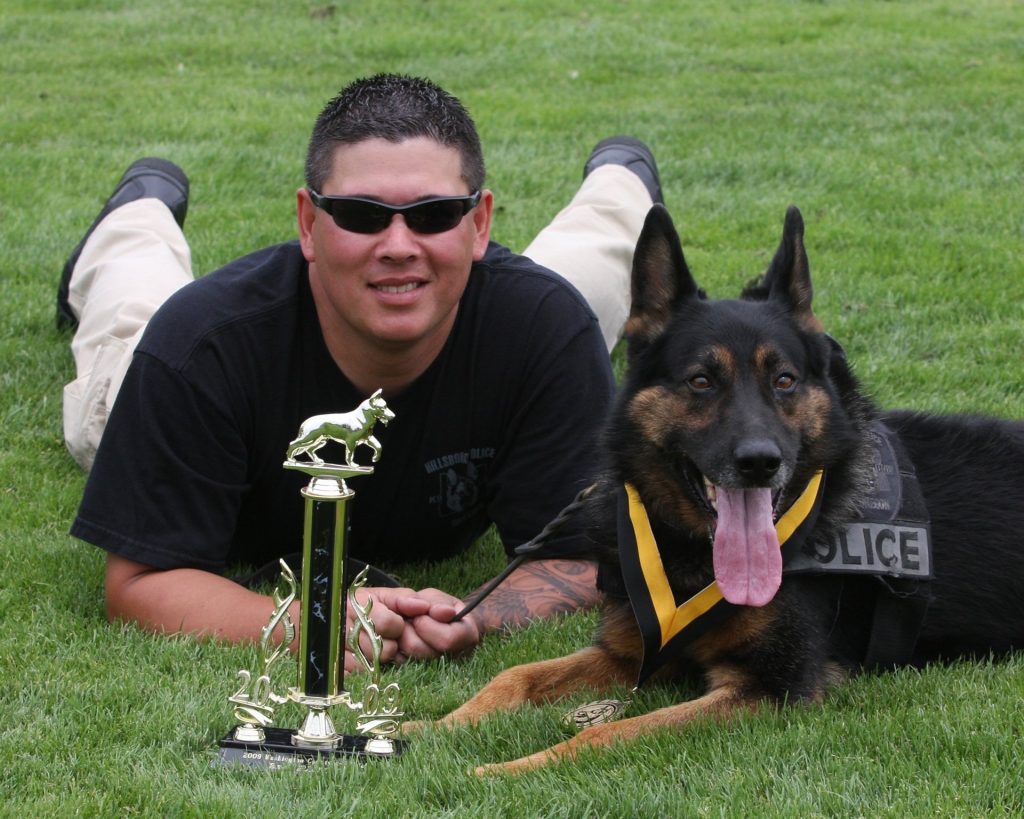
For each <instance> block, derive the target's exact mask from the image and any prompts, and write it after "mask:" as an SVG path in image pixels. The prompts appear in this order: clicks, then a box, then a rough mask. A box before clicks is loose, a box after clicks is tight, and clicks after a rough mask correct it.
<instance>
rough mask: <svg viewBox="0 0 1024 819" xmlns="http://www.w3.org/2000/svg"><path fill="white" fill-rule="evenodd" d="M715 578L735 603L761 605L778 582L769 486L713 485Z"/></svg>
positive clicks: (724, 594) (779, 566) (779, 560)
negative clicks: (715, 499) (715, 511)
mask: <svg viewBox="0 0 1024 819" xmlns="http://www.w3.org/2000/svg"><path fill="white" fill-rule="evenodd" d="M715 492H716V498H717V503H718V525H717V527H716V528H715V548H714V564H715V581H716V582H717V583H718V588H719V589H720V590H721V592H722V597H724V598H725V599H726V600H728V601H729V602H730V603H734V604H736V605H738V606H763V605H765V604H766V603H768V602H770V601H771V599H772V598H773V597H774V596H775V592H777V591H778V590H779V584H780V583H781V582H782V552H781V551H780V549H779V537H778V535H777V534H776V533H775V526H774V524H773V522H772V493H771V490H770V489H723V488H722V487H720V486H717V487H715Z"/></svg>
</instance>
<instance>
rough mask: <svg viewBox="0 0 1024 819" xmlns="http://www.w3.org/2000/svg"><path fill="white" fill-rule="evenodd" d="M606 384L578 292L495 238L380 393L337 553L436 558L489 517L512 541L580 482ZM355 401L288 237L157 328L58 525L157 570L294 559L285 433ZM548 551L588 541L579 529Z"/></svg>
mask: <svg viewBox="0 0 1024 819" xmlns="http://www.w3.org/2000/svg"><path fill="white" fill-rule="evenodd" d="M612 391H613V380H612V375H611V371H610V366H609V362H608V356H607V353H606V352H605V347H604V343H603V341H602V338H601V333H600V331H599V329H598V325H597V321H596V319H595V318H594V316H593V314H592V313H591V311H590V310H589V308H588V307H587V306H586V304H585V302H584V301H583V299H582V297H581V296H580V295H579V293H578V292H577V291H576V290H575V289H573V288H572V287H571V286H570V285H569V284H568V283H566V282H565V281H564V280H563V279H561V278H560V277H558V276H556V275H554V274H552V273H551V272H550V271H547V270H545V269H544V268H542V267H540V266H538V265H536V264H534V263H533V262H531V261H530V260H528V259H526V258H524V257H522V256H517V255H515V254H513V253H511V252H510V251H508V250H507V249H505V248H503V247H501V246H499V245H496V244H494V243H492V244H491V246H490V247H489V248H488V251H487V254H486V256H485V258H484V259H483V261H481V262H479V263H477V264H475V265H474V266H473V270H472V273H471V274H470V277H469V284H468V286H467V289H466V292H465V294H464V296H463V299H462V301H461V303H460V306H459V311H458V315H457V318H456V322H455V325H454V328H453V330H452V333H451V336H450V337H449V339H448V341H447V343H446V345H445V347H444V348H443V350H442V352H441V353H440V355H439V356H438V358H437V359H436V360H435V361H434V362H433V364H431V366H430V367H429V368H428V369H427V371H426V372H424V373H423V375H421V376H420V377H419V378H418V379H417V380H416V381H415V382H414V383H413V384H411V385H410V386H409V387H407V388H406V389H405V390H404V391H402V392H401V393H400V394H398V395H396V396H391V397H389V398H388V406H389V407H390V409H391V410H392V411H393V412H394V413H395V416H396V417H395V420H393V421H391V423H390V424H389V425H387V426H384V425H383V424H378V425H377V426H376V428H375V431H374V435H375V436H376V437H377V439H378V440H379V441H380V442H381V444H382V446H383V455H382V457H381V460H380V461H379V462H378V463H377V464H375V472H374V474H373V475H370V476H367V477H359V478H354V479H351V480H350V481H349V482H348V483H349V487H350V488H351V489H353V490H354V491H355V492H356V497H355V499H354V501H352V502H351V503H350V504H349V510H350V512H349V514H350V523H351V527H352V534H351V539H350V554H351V555H352V556H353V557H357V558H361V559H363V560H367V561H370V562H374V563H383V564H393V563H396V562H404V561H408V560H419V559H439V558H443V557H447V556H449V555H452V554H455V553H457V552H459V551H460V550H462V549H464V548H466V547H467V546H468V545H469V544H470V543H472V542H473V540H475V539H476V538H477V537H478V536H479V535H480V534H482V533H483V532H484V531H485V530H486V529H487V528H488V526H489V525H490V524H491V523H494V524H496V525H497V528H498V532H499V534H500V536H501V538H502V541H503V543H504V544H505V547H506V550H508V551H509V552H511V550H512V549H513V548H514V547H515V546H517V545H519V544H520V543H523V542H525V541H527V540H529V539H530V538H532V537H533V536H534V535H536V534H537V533H538V532H539V531H540V530H541V528H543V526H544V525H545V524H546V523H547V522H548V521H549V520H550V519H551V518H553V517H554V516H555V515H556V514H557V513H558V511H559V510H560V509H561V508H562V507H563V506H564V505H565V504H567V503H568V502H569V501H570V500H571V499H572V497H573V496H574V495H575V493H576V492H577V491H579V489H581V488H582V487H583V486H585V485H586V483H587V481H588V479H589V478H590V476H591V473H592V470H593V468H594V466H595V443H596V437H597V435H596V430H597V429H598V428H599V427H600V424H601V420H602V419H603V417H604V415H605V411H606V409H607V406H608V404H609V402H610V399H611V395H612ZM365 397H366V396H364V395H361V394H359V393H358V392H357V391H356V389H355V388H354V387H353V386H352V384H351V383H350V382H349V381H348V380H347V379H346V378H345V376H344V375H343V374H342V373H341V372H340V371H339V370H338V368H337V366H336V365H335V364H334V362H333V360H332V359H331V356H330V354H329V353H328V350H327V348H326V346H325V344H324V340H323V336H322V335H321V332H320V327H319V324H318V322H317V318H316V312H315V308H314V305H313V299H312V294H311V292H310V289H309V281H308V270H307V265H306V262H305V260H304V258H303V256H302V253H301V251H300V249H299V246H298V243H297V242H290V243H287V244H283V245H278V246H275V247H271V248H267V249H265V250H262V251H259V252H257V253H254V254H252V255H250V256H247V257H245V258H243V259H239V260H237V261H236V262H234V263H232V264H230V265H228V266H227V267H224V268H222V269H221V270H218V271H216V272H214V273H211V274H210V275H208V276H205V277H203V278H201V279H199V280H197V281H196V282H194V283H192V284H190V285H188V286H187V287H185V288H183V289H182V290H180V291H178V292H177V293H176V294H175V295H174V296H172V297H171V299H169V300H168V302H167V303H166V304H165V305H164V306H163V307H162V308H161V309H160V310H159V311H158V312H157V314H156V315H155V316H154V317H153V319H152V320H151V322H150V324H149V327H148V328H147V330H146V332H145V334H144V336H143V338H142V341H141V342H140V344H139V346H138V347H137V349H136V352H135V357H134V359H133V361H132V364H131V366H130V368H129V370H128V373H127V375H126V377H125V379H124V383H123V385H122V387H121V390H120V392H119V394H118V397H117V400H116V401H115V404H114V407H113V409H112V411H111V414H110V418H109V421H108V424H107V427H106V431H105V432H104V435H103V439H102V441H101V444H100V447H99V451H98V452H97V454H96V460H95V464H94V466H93V468H92V472H91V473H90V475H89V480H88V482H87V484H86V488H85V493H84V497H83V499H82V504H81V507H80V508H79V511H78V516H77V518H76V519H75V521H74V523H73V525H72V528H71V533H72V534H73V535H75V536H76V537H79V538H81V539H83V540H86V541H89V542H91V543H94V544H96V545H97V546H100V547H102V548H103V549H106V550H107V551H109V552H112V553H114V554H118V555H120V556H123V557H125V558H128V559H130V560H134V561H137V562H139V563H144V564H146V565H149V566H153V567H156V568H159V569H170V568H180V567H194V568H200V569H205V570H209V571H215V572H221V571H223V570H224V568H225V567H226V566H229V565H232V564H238V563H243V564H249V565H262V564H263V563H266V562H268V561H270V560H273V559H274V558H276V557H278V556H281V555H284V554H288V553H290V552H294V551H297V550H298V549H300V548H301V544H302V516H303V499H302V497H301V495H300V493H299V490H300V488H301V487H302V486H303V485H305V483H306V482H307V481H308V478H307V477H306V476H304V475H302V474H301V473H297V472H294V471H289V470H285V469H283V468H282V463H283V461H284V457H285V450H286V448H287V445H288V443H289V442H290V441H291V440H292V439H293V438H294V437H295V435H296V433H297V431H298V429H299V425H300V423H301V422H302V421H303V420H305V419H306V418H309V417H311V416H313V415H317V414H321V413H327V412H347V411H349V410H352V409H355V407H356V406H357V405H358V404H359V403H360V401H362V400H363V399H364V398H365ZM331 446H334V445H331ZM321 454H323V455H326V456H328V459H329V460H337V458H336V457H331V456H334V455H338V454H340V453H339V452H332V451H331V449H330V448H328V449H325V450H324V451H323V453H321ZM369 454H370V453H369V450H367V449H361V450H360V453H359V455H358V456H357V458H358V459H359V460H360V461H361V462H363V463H366V462H368V460H369V459H368V456H369ZM553 546H554V548H553V549H552V550H549V551H548V552H547V554H551V555H554V554H561V555H566V556H568V555H573V554H579V553H581V552H583V551H585V548H586V547H585V542H584V536H583V535H582V534H581V532H580V529H579V528H578V527H575V526H571V527H570V528H569V529H568V530H566V532H565V534H564V535H562V536H561V537H559V538H557V539H556V540H555V541H553Z"/></svg>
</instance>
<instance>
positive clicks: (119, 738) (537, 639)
mask: <svg viewBox="0 0 1024 819" xmlns="http://www.w3.org/2000/svg"><path fill="white" fill-rule="evenodd" d="M1022 24H1024V5H1022V4H1021V3H1020V2H1019V0H975V2H969V3H968V2H942V1H940V0H923V1H922V2H880V0H866V2H842V1H839V0H837V1H836V2H809V1H808V2H804V1H802V0H789V1H785V0H779V2H763V1H760V2H728V3H721V4H718V3H699V2H692V1H691V0H632V1H631V0H590V2H586V3H582V2H564V3H551V2H544V3H542V2H536V0H523V1H522V2H512V1H511V0H505V2H481V1H479V0H464V1H459V0H405V1H404V2H403V1H402V0H374V2H372V3H370V2H366V3H343V2H339V1H338V0H334V1H333V2H331V1H330V0H311V2H301V3H300V2H293V0H284V2H266V0H256V2H252V1H250V2H240V0H220V2H217V3H213V2H189V1H188V0H184V2H181V3H158V2H155V1H154V0H134V1H133V2H129V0H98V1H97V2H81V0H31V2H30V0H4V5H3V11H2V14H0V69H2V77H3V85H4V90H3V93H2V94H0V167H2V173H0V305H2V306H0V360H2V367H0V379H2V389H0V436H2V444H0V793H2V794H3V799H2V802H0V814H5V815H11V816H19V815H32V816H65V815H85V816H106V815H147V816H149V815H152V816H170V815H194V816H307V815H324V814H327V815H349V814H351V815H359V816H384V815H388V816H453V817H454V816H573V817H575V816H624V817H625V816H657V815H663V816H704V815H710V816H719V815H724V816H908V815H910V816H913V815H920V816H924V815H939V816H965V817H966V816H972V817H973V816H979V815H986V816H1003V815H1005V816H1010V815H1020V814H1021V813H1024V784H1022V763H1021V760H1022V759H1024V707H1022V703H1024V657H1022V656H1016V657H1013V658H1010V659H1008V660H1002V661H998V662H990V661H983V662H978V663H960V664H956V665H953V666H951V667H941V668H940V667H934V668H929V669H926V670H924V671H909V670H908V671H901V672H897V673H893V674H887V675H881V676H866V677H862V678H859V679H857V680H855V681H853V682H852V683H850V684H848V685H846V686H844V687H843V688H841V689H838V690H836V691H834V692H833V693H832V694H830V696H829V697H828V698H827V699H826V701H825V702H824V704H823V705H821V706H813V707H811V706H799V707H795V708H789V709H783V710H779V711H775V710H767V709H766V710H764V711H762V712H761V713H758V714H756V715H747V716H744V717H742V718H739V719H737V720H735V721H732V722H729V723H727V724H702V725H698V726H696V727H694V728H692V729H691V730H688V731H686V732H685V733H678V734H674V733H669V732H665V733H662V734H658V735H655V736H652V737H648V738H644V739H641V740H640V741H638V742H636V743H634V744H632V745H629V746H620V747H615V748H612V749H610V750H607V751H605V752H601V753H588V754H584V755H583V756H581V757H580V758H579V759H578V760H576V761H575V762H573V763H571V764H564V765H561V766H557V767H551V768H549V769H546V770H543V771H539V772H536V773H531V774H528V775H525V776H522V777H518V778H488V779H477V778H475V777H472V776H470V775H469V774H468V773H467V771H468V770H469V769H470V768H472V767H473V766H475V765H477V764H480V763H482V762H487V761H496V760H501V759H507V758H511V757H513V756H519V755H522V754H525V753H531V752H533V751H536V750H539V749H541V748H543V747H546V746H548V745H550V744H552V743H554V742H557V741H559V740H561V739H563V738H565V737H566V736H567V735H568V734H567V731H568V729H567V728H565V727H564V726H563V725H562V723H561V722H560V715H561V713H562V712H563V711H565V710H567V708H568V707H569V706H571V705H573V704H575V703H576V701H575V700H574V701H573V702H572V703H558V704H552V705H550V706H548V707H544V708H540V709H525V710H522V711H518V712H515V713H511V714H507V715H502V716H498V717H495V718H493V719H491V720H488V721H487V722H485V723H484V724H483V725H481V726H480V727H479V728H477V729H473V730H468V729H467V730H460V731H456V732H453V733H445V732H429V733H427V734H425V735H424V736H422V737H421V738H419V739H417V740H416V741H414V742H413V743H412V744H411V745H410V749H409V751H408V753H407V754H406V755H405V756H404V757H403V758H402V759H400V760H397V761H395V762H391V763H385V764H374V765H368V766H365V767H363V766H359V765H354V764H341V765H336V766H333V767H329V768H323V769H317V770H315V771H311V772H307V773H296V772H291V771H284V772H276V773H270V772H264V771H248V770H223V769H217V770H214V769H211V768H210V767H209V762H210V759H211V758H212V755H213V749H214V747H215V745H216V741H217V739H218V738H219V737H220V736H222V735H223V734H224V732H225V731H227V730H228V728H229V727H230V726H231V724H232V718H231V709H230V707H229V705H228V702H227V697H228V695H229V694H231V693H232V691H233V690H234V688H235V673H236V671H237V670H238V669H239V668H243V667H252V666H253V664H254V661H255V650H254V649H253V648H252V647H248V646H235V647H230V646H224V645H217V644H213V643H210V642H201V641H197V640H194V639H190V638H173V639H170V638H165V637H155V636H151V635H148V634H144V633H142V632H140V631H138V630H136V629H135V628H132V627H127V626H122V625H111V624H109V623H108V622H107V620H106V616H105V613H104V607H103V588H102V577H103V556H102V554H101V553H100V552H99V551H98V550H96V549H94V548H93V547H91V546H88V545H86V544H82V543H79V542H76V541H75V540H73V539H72V538H70V537H69V536H68V535H67V530H68V527H69V525H70V522H71V520H72V518H73V516H74V513H75V509H76V506H77V501H78V498H79V497H80V494H81V490H82V486H83V483H84V477H83V475H82V474H81V473H80V472H79V470H78V469H77V467H76V466H75V465H74V463H73V462H72V460H71V458H70V457H69V456H68V455H67V453H66V452H65V450H64V447H63V440H62V431H61V389H62V385H63V384H64V383H65V382H67V381H68V380H70V378H71V377H72V365H71V358H70V355H69V353H68V341H69V337H68V336H67V335H66V334H62V333H59V332H58V331H57V330H56V329H55V328H54V322H53V312H54V295H55V288H56V283H57V278H58V275H59V273H60V270H61V267H62V266H63V264H64V260H65V259H66V257H67V255H68V253H69V252H70V250H71V249H72V247H73V246H74V245H75V243H76V242H77V241H78V240H79V239H80V237H81V235H82V233H83V232H84V230H85V229H86V228H87V227H88V226H89V224H90V223H91V221H92V219H93V217H94V216H95V214H96V212H97V211H98V209H99V207H100V205H101V204H102V202H103V200H104V199H105V197H106V196H107V195H108V194H109V192H110V191H111V189H112V187H113V185H114V183H115V182H116V181H117V179H118V178H119V176H120V174H121V173H122V171H123V170H124V168H125V167H126V166H127V165H128V164H129V163H130V162H131V161H132V160H134V159H136V158H138V157H140V156H144V155H158V156H164V157H167V158H168V159H171V160H173V161H175V162H177V163H178V164H180V165H181V166H182V167H183V168H184V169H185V170H186V171H187V173H188V174H189V177H190V179H191V183H192V198H191V202H190V207H189V214H188V221H187V224H186V228H187V230H186V233H187V236H188V238H189V240H190V242H191V243H192V252H193V263H194V266H195V270H196V273H197V274H203V273H206V272H208V271H210V270H213V269H215V268H216V267H217V266H219V265H220V264H223V263H225V262H227V261H229V260H231V259H233V258H235V257H236V256H238V255H241V254H243V253H246V252H248V251H250V250H253V249H256V248H257V247H260V246H263V245H265V244H268V243H272V242H277V241H283V240H286V239H289V238H292V237H293V236H294V234H295V226H294V191H295V189H296V188H297V187H298V186H299V185H300V184H301V182H302V162H303V155H304V150H305V144H306V140H307V138H308V134H309V130H310V127H311V125H312V122H313V120H314V118H315V117H316V115H317V113H318V112H319V110H320V108H321V107H322V105H323V104H324V102H326V100H327V99H328V98H330V97H331V96H333V94H334V93H335V92H336V91H337V90H338V89H339V88H340V87H341V86H343V85H344V84H346V83H347V82H349V81H350V80H352V79H354V78H355V77H357V76H362V75H367V74H370V73H374V72H377V71H400V72H407V73H412V74H419V75H426V76H429V77H431V78H433V79H435V80H436V81H438V82H439V83H441V84H442V85H444V86H445V87H446V88H448V89H449V90H451V91H452V92H454V93H455V94H457V95H458V96H459V97H460V98H461V99H462V100H463V101H464V102H465V103H466V104H467V106H468V107H469V108H470V110H471V111H472V112H473V114H474V116H475V118H476V121H477V124H478V126H479V128H480V132H481V135H482V138H483V140H484V147H485V152H486V156H487V160H488V173H489V185H490V187H491V188H492V189H493V190H494V191H495V196H496V199H497V208H496V215H495V238H497V239H498V240H500V241H502V242H504V243H505V244H508V245H509V246H511V247H512V248H513V249H517V250H518V249H521V248H523V247H524V246H525V245H526V244H527V243H528V241H529V240H530V238H531V237H532V236H533V235H534V234H535V233H536V231H537V230H539V229H540V228H541V227H542V226H543V225H544V224H545V222H546V221H547V220H548V219H550V218H551V216H553V215H554V213H555V212H557V210H558V209H559V208H560V207H561V206H562V205H563V204H564V203H565V202H566V201H568V199H569V197H570V196H571V195H572V193H573V192H574V190H575V188H576V185H577V184H578V182H579V178H580V174H581V169H582V165H583V161H584V159H585V158H586V156H587V154H588V153H589V151H590V148H591V147H592V146H593V145H594V143H596V142H597V141H598V140H599V139H601V138H603V137H605V136H608V135H610V134H616V133H627V134H632V135H635V136H638V137H640V138H642V139H644V140H645V141H647V142H648V143H649V144H650V145H651V147H652V148H653V150H654V151H655V153H656V155H657V158H658V163H659V166H660V169H661V174H662V181H663V186H664V189H665V198H666V202H667V205H668V207H669V209H670V210H671V212H672V214H673V216H674V218H675V219H676V222H677V224H678V226H679V229H680V233H681V235H682V238H683V243H684V248H685V251H686V254H687V259H688V261H689V262H690V264H691V266H692V267H693V269H694V271H695V273H696V275H697V277H698V278H699V279H700V281H701V283H702V284H703V285H704V286H705V287H706V288H707V289H708V291H709V292H710V293H711V294H712V295H715V296H719V295H732V294H734V293H736V292H737V291H738V288H739V287H740V285H741V284H742V283H743V282H745V281H746V280H747V279H749V278H750V277H751V276H753V275H755V274H757V273H759V272H761V271H762V270H763V269H764V268H765V266H766V265H767V263H768V261H769V259H770V258H771V255H772V253H773V252H774V249H775V247H776V245H777V243H778V237H779V235H780V232H781V229H782V218H783V215H784V213H785V209H786V207H787V205H789V204H790V203H796V204H797V205H799V206H800V208H801V209H802V211H803V214H804V218H805V221H806V226H807V231H806V243H807V248H808V252H809V254H810V260H811V268H812V271H813V275H814V282H815V309H816V312H817V314H818V315H819V316H820V317H821V319H822V320H823V322H824V324H825V326H826V328H827V329H828V331H829V332H830V333H831V334H832V335H834V336H835V337H836V338H837V339H839V340H840V341H841V342H842V344H843V345H844V346H845V348H846V350H847V352H848V354H849V356H850V358H851V360H852V361H853V362H854V364H855V366H856V369H857V372H858V374H859V375H860V377H861V379H862V380H863V381H864V382H865V385H866V387H867V388H868V389H869V391H870V392H871V394H872V395H873V396H874V397H875V398H876V399H877V400H878V402H879V403H880V404H883V405H885V406H908V407H913V408H918V409H922V410H928V411H934V412H942V411H957V412H962V411H981V412H987V413H992V414H996V415H1000V416H1003V417H1010V418H1021V417H1024V363H1022V360H1024V356H1022V355H1021V350H1022V348H1024V264H1022V261H1021V260H1022V259H1024V204H1022V203H1024V197H1022V195H1021V191H1022V189H1024V184H1022V183H1024V172H1022V167H1024V138H1022V135H1024V94H1022V93H1021V88H1022V81H1024V38H1022V35H1021V32H1022ZM140 275H144V271H140ZM510 343H512V342H510ZM340 409H343V408H340ZM1022 545H1024V544H1022ZM982 559H983V558H982ZM501 563H502V557H501V555H500V552H499V550H498V548H497V546H496V544H495V543H494V542H493V540H491V539H485V540H484V541H483V542H482V543H481V544H479V546H478V547H477V548H476V549H474V551H473V553H472V554H471V555H470V556H469V557H468V558H465V559H462V560H460V561H453V562H451V563H449V564H444V565H440V566H437V565H435V566H422V565H417V566H404V567H399V568H398V570H399V572H400V573H401V574H402V576H403V577H405V578H406V579H407V580H409V582H410V583H414V584H415V583H430V584H432V585H437V586H442V587H447V588H450V589H451V590H452V591H455V592H457V593H460V594H464V593H466V592H468V591H469V590H470V589H472V588H474V587H475V586H476V585H477V584H479V583H480V582H481V581H482V580H483V579H484V578H486V577H487V576H489V575H490V574H491V573H493V572H494V571H496V570H497V568H499V567H500V565H501ZM992 570H993V571H999V570H1000V567H999V566H993V567H992ZM1007 616H1019V613H1017V612H1007ZM595 622H596V618H595V616H594V614H593V613H583V614H577V615H573V616H570V617H566V618H564V619H561V620H559V621H557V622H552V623H543V624H535V625H534V626H532V627H530V628H527V629H524V630H521V631H518V632H514V633H509V634H502V635H495V636H492V637H489V638H488V639H487V640H486V641H485V643H484V645H483V646H482V647H481V648H480V649H479V650H478V651H477V652H476V654H475V655H474V656H472V657H470V658H467V659H464V660H460V661H445V662H435V663H426V664H417V665H414V666H406V667H404V668H402V669H401V670H399V671H397V672H395V673H394V674H393V675H389V679H395V680H398V681H399V682H400V683H401V685H402V687H403V690H404V692H405V697H406V706H407V711H408V714H409V716H410V717H411V718H416V719H429V718H432V717H436V716H440V715H441V714H443V713H444V712H445V711H446V710H448V709H450V708H452V707H454V706H456V705H458V704H459V703H460V702H461V701H463V700H464V699H465V698H466V697H468V696H469V695H470V694H471V693H472V692H473V691H475V690H476V689H477V688H479V687H480V686H481V685H482V684H483V683H484V682H485V681H486V680H488V679H489V678H490V677H491V676H493V674H495V673H496V672H497V671H498V670H500V669H501V668H504V667H506V666H508V665H511V664H513V663H518V662H524V661H528V660H532V659H537V658H542V657H548V656H556V655H559V654H563V653H566V652H568V651H571V650H574V649H575V648H577V647H580V646H582V645H585V644H586V642H587V641H588V640H589V638H590V633H591V630H592V627H593V625H594V623H595ZM280 673H281V676H282V680H281V682H280V684H279V688H285V687H287V686H288V685H290V684H292V680H291V679H288V675H289V674H290V673H292V672H291V670H290V669H287V668H286V669H283V670H282V671H281V672H280ZM620 693H623V692H620ZM695 693H696V692H695V691H692V690H664V689H657V688H651V689H646V688H645V689H643V690H642V691H640V692H639V693H638V694H637V696H636V699H635V703H634V705H633V708H634V709H635V710H636V711H640V710H648V709H651V708H655V707H658V706H660V705H664V704H668V703H671V702H674V701H677V700H679V699H680V698H684V697H689V696H692V695H694V694H695ZM297 719H298V714H297V712H296V711H289V710H287V709H285V710H284V711H283V712H282V719H281V721H282V723H284V724H295V722H296V721H297Z"/></svg>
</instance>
